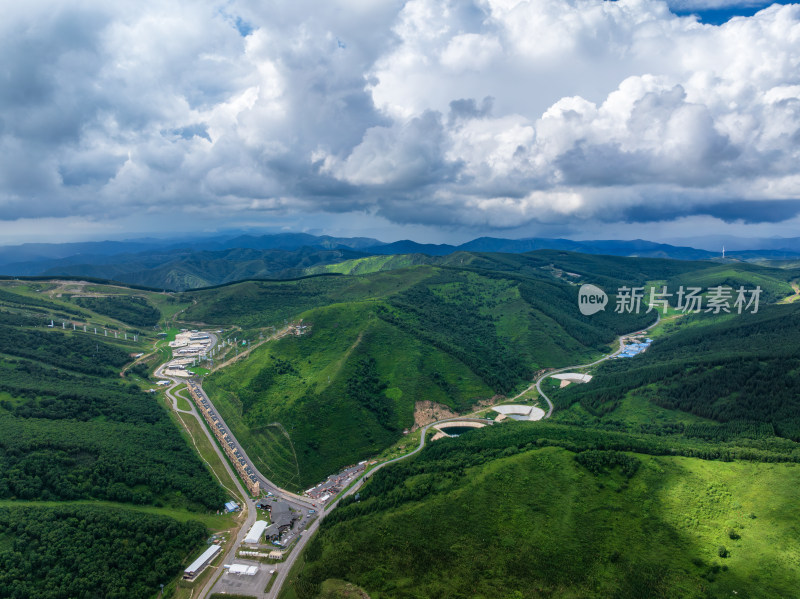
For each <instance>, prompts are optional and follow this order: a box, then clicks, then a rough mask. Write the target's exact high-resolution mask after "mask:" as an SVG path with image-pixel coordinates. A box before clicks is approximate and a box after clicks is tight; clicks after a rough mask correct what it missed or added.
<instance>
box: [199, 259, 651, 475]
mask: <svg viewBox="0 0 800 599" xmlns="http://www.w3.org/2000/svg"><path fill="white" fill-rule="evenodd" d="M538 277H541V278H542V279H541V280H540V279H539V278H528V277H517V276H514V275H511V274H497V273H493V272H487V271H471V270H456V269H449V268H448V269H441V268H434V267H429V266H422V267H415V268H410V269H401V270H395V271H390V272H386V273H377V274H373V275H366V276H356V277H319V278H313V279H306V280H302V281H292V282H281V283H244V284H241V285H237V286H233V287H226V288H221V289H216V290H210V291H207V292H195V293H193V294H192V297H193V298H194V299H196V300H197V301H198V303H197V304H196V305H195V306H193V307H192V308H191V309H190V310H188V311H187V314H186V317H187V319H194V318H196V319H199V320H211V321H212V322H214V323H216V324H224V323H225V322H226V321H225V320H224V319H225V318H226V317H227V318H230V321H231V322H233V323H235V324H238V325H239V326H255V325H257V324H260V325H262V326H265V325H268V324H270V323H275V322H278V323H280V321H281V320H282V319H287V318H290V317H297V316H300V317H302V318H303V319H304V322H305V323H307V324H310V332H309V333H307V334H306V335H304V336H302V337H299V338H297V337H287V338H284V339H282V340H280V341H278V342H276V343H270V344H266V345H264V346H262V347H260V348H258V349H257V350H255V351H254V352H253V353H252V354H251V355H250V356H249V357H248V358H247V359H246V360H242V361H240V362H239V363H237V364H235V365H233V366H230V367H228V368H226V369H225V370H224V371H221V372H218V373H215V374H214V375H212V376H211V377H209V378H208V379H207V381H206V388H207V389H208V391H209V392H210V393H211V394H212V398H213V399H214V400H215V403H217V404H218V407H219V409H220V412H221V414H222V416H223V417H224V418H225V420H226V422H228V424H229V426H231V428H232V429H233V431H234V433H235V434H236V436H237V438H239V439H240V440H241V441H242V442H243V443H244V444H245V447H247V448H248V453H249V454H250V455H251V456H253V458H254V459H255V460H256V461H257V463H258V466H259V468H263V471H264V472H265V473H267V474H268V476H271V477H273V478H274V479H275V482H278V483H281V484H286V485H289V486H291V487H292V488H295V489H302V488H305V486H307V485H309V484H310V483H314V482H317V481H318V480H319V479H321V478H323V477H324V476H325V475H327V474H329V473H330V472H331V471H333V470H335V469H336V468H338V467H341V466H344V465H346V464H350V463H353V462H356V461H358V460H360V459H363V458H364V457H367V456H369V455H372V454H375V453H378V452H380V451H381V450H382V449H384V448H385V447H387V446H389V445H391V444H392V443H393V442H394V441H396V440H397V438H398V437H399V431H401V430H402V429H403V428H408V427H411V425H412V424H413V410H414V404H415V402H417V401H421V400H432V401H435V402H438V403H443V404H446V405H448V406H450V407H451V408H453V409H455V410H458V411H462V410H466V409H467V408H469V407H470V406H472V405H473V404H474V403H475V402H476V401H478V400H481V399H486V398H489V397H492V396H493V395H494V394H496V393H508V392H510V391H512V390H513V389H514V388H515V387H519V386H520V385H523V384H527V383H528V382H529V380H530V377H531V376H532V375H533V373H534V372H535V371H536V370H538V369H540V368H542V367H543V366H552V365H563V364H567V363H570V362H571V361H578V360H584V359H589V358H591V357H593V356H596V355H597V354H598V353H599V352H600V351H606V350H605V348H604V347H603V344H604V343H608V342H609V341H611V340H612V339H613V333H612V332H610V331H609V330H608V329H607V328H606V327H607V326H608V327H610V326H612V325H610V324H609V323H613V326H614V327H616V328H618V329H619V332H623V331H627V330H631V329H633V328H635V326H639V324H638V323H641V322H643V319H641V318H640V319H639V320H632V319H625V318H620V319H618V320H616V321H615V320H614V318H613V316H612V315H606V314H602V315H599V316H598V317H597V318H596V319H595V320H587V319H585V318H582V317H580V315H579V314H577V310H576V309H575V308H574V305H575V304H574V302H575V297H574V296H575V293H576V291H575V289H574V288H572V287H570V286H568V285H566V284H564V283H561V282H559V281H557V280H554V279H553V278H552V277H551V276H550V275H548V274H541V275H538ZM314 305H317V306H319V307H312V309H310V310H306V311H304V312H299V311H300V310H301V309H304V308H307V307H309V306H314ZM626 323H627V324H626ZM370 359H374V360H375V367H376V372H377V376H378V378H379V380H380V382H381V384H382V385H383V386H384V389H383V390H382V391H381V392H379V393H378V395H380V396H381V397H383V396H385V397H387V398H388V399H389V400H390V402H389V403H390V404H391V410H392V411H393V413H392V415H391V417H390V418H388V422H387V421H381V418H380V417H378V416H377V414H375V413H372V412H371V411H370V410H369V409H368V408H366V407H365V406H364V405H361V404H359V402H358V401H355V400H354V398H353V397H351V394H350V393H349V392H348V384H349V381H350V380H351V379H353V377H354V376H356V374H355V373H356V372H357V369H358V365H359V363H361V362H362V361H363V360H370ZM281 364H284V365H286V364H288V369H287V367H286V366H283V367H282V368H283V370H287V371H286V372H280V373H276V374H274V375H270V374H269V371H271V370H273V369H275V368H278V367H279V366H280V365H281ZM289 370H290V371H289ZM380 401H385V400H384V399H380ZM276 422H279V423H280V424H281V425H282V426H283V430H281V429H280V428H279V427H277V426H273V423H276ZM283 431H286V433H288V435H289V437H290V439H291V442H290V441H289V439H287V437H286V435H284V432H283Z"/></svg>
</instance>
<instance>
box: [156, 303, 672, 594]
mask: <svg viewBox="0 0 800 599" xmlns="http://www.w3.org/2000/svg"><path fill="white" fill-rule="evenodd" d="M660 320H661V316H660V314H659V313H658V312H656V320H655V322H653V323H652V324H650V325H649V326H647V327H645V328H643V329H637V330H636V331H633V332H632V333H628V334H627V335H621V336H620V337H619V340H618V342H619V348H617V349H616V350H615V351H614V352H612V353H610V354H608V355H606V356H603V357H602V358H600V359H598V360H595V361H594V362H591V363H589V364H582V365H576V366H567V367H565V368H559V369H557V370H551V371H549V372H547V373H545V374H543V375H541V376H540V377H539V378H538V379H537V380H536V382H535V383H534V384H532V385H531V386H530V387H528V388H527V389H526V390H525V391H523V392H522V393H520V394H519V395H517V397H520V396H521V395H523V394H524V393H526V392H527V391H530V390H531V389H532V388H533V387H536V389H537V391H538V392H539V394H540V395H541V396H542V398H544V400H545V401H546V402H547V405H548V409H547V412H546V414H545V415H544V417H543V418H549V417H550V416H551V415H552V414H553V409H554V406H553V402H552V401H550V398H549V397H547V395H546V394H545V393H544V391H542V387H541V384H542V382H543V381H544V380H545V379H546V378H548V377H550V376H552V375H554V374H558V373H560V372H565V371H568V370H574V369H580V368H589V367H591V366H596V365H597V364H600V363H601V362H604V361H605V360H609V359H611V358H614V357H616V356H617V355H619V354H620V352H622V350H623V349H624V345H623V338H625V337H628V336H630V335H633V334H636V333H638V332H643V331H647V330H649V329H651V328H653V327H654V326H656V325H657V324H658V323H659V322H660ZM215 341H216V340H215ZM259 345H260V344H259ZM223 365H224V364H221V365H220V366H223ZM155 375H156V376H157V377H159V378H165V379H169V380H171V381H172V383H173V384H172V385H170V387H169V388H168V389H167V390H166V392H167V393H166V394H167V398H168V399H170V400H171V401H172V404H173V409H174V410H175V411H176V412H182V413H187V412H186V411H185V410H180V409H179V408H178V402H177V399H176V398H175V396H174V395H173V393H172V391H173V390H174V389H175V387H177V386H178V385H181V384H183V383H185V382H187V381H184V380H179V379H176V378H173V377H167V376H165V375H164V374H163V365H162V366H160V367H159V368H158V370H157V371H156V373H155ZM194 382H195V383H196V384H197V388H198V390H199V391H200V392H201V393H202V395H203V396H204V397H205V398H206V399H208V396H207V395H206V394H205V392H204V391H203V389H202V386H201V385H200V382H199V381H197V380H196V379H195V381H194ZM513 399H516V398H513ZM208 401H209V403H211V400H210V399H208ZM190 404H191V412H188V413H191V414H192V415H193V416H194V417H195V418H197V420H198V421H199V422H200V423H201V426H202V428H203V430H204V431H205V434H206V436H207V437H208V439H209V441H211V444H212V446H213V447H214V448H215V450H216V451H217V453H218V454H219V456H220V458H221V460H222V462H223V464H224V465H225V468H226V470H227V471H228V474H229V475H230V476H231V479H232V480H233V481H234V483H235V484H236V487H237V491H238V492H239V495H240V497H241V498H242V509H243V511H244V512H245V514H246V516H245V522H243V523H242V526H241V528H240V529H239V531H238V534H237V538H236V540H235V541H234V542H231V543H229V544H228V547H227V548H226V552H225V558H224V559H223V562H224V561H226V560H228V559H229V558H231V557H233V556H235V555H236V553H235V552H236V548H237V547H238V546H239V545H240V544H241V542H242V540H243V539H244V536H245V534H246V532H247V531H248V530H249V528H250V526H251V525H252V524H253V522H255V519H256V513H255V509H253V508H252V506H251V505H250V503H249V502H248V495H247V493H246V492H245V490H244V488H243V487H242V485H241V483H240V482H239V480H238V478H237V476H236V474H235V473H234V472H233V469H232V468H231V467H230V464H229V463H228V459H227V457H226V456H225V455H224V454H223V453H222V451H221V450H220V449H219V448H218V447H217V444H216V443H215V442H214V439H213V437H212V435H211V432H210V431H209V430H208V428H207V426H206V425H205V422H204V421H203V419H202V416H201V415H200V414H199V413H198V412H197V410H196V409H195V406H194V404H193V403H192V402H190ZM211 405H212V406H213V403H211ZM214 410H215V412H217V415H219V412H218V411H217V410H216V408H214ZM220 420H221V417H220ZM463 420H469V421H476V422H484V423H486V424H489V425H491V424H494V421H493V420H489V419H483V418H470V417H463V416H462V417H453V418H445V419H442V420H437V421H435V422H431V423H429V424H426V425H425V426H424V427H422V430H421V434H420V440H419V445H418V446H417V447H416V448H415V449H414V450H413V451H411V452H409V453H407V454H405V455H402V456H399V457H396V458H393V459H391V460H387V461H385V462H382V463H380V464H377V465H376V466H375V467H373V468H371V469H370V470H368V471H365V472H364V474H363V475H362V476H361V477H360V478H359V479H357V480H356V481H355V482H354V483H353V484H352V486H351V487H350V488H349V489H348V490H347V491H346V492H344V493H342V494H340V495H339V496H338V497H337V498H336V499H335V500H334V501H333V502H331V503H330V504H328V505H327V506H325V507H320V508H318V510H319V515H318V517H317V518H316V519H315V520H314V521H313V522H311V524H310V525H309V526H308V528H307V529H305V530H303V531H301V532H300V533H299V534H298V539H297V542H296V544H295V546H294V547H293V548H292V550H291V552H290V553H289V555H288V556H287V558H286V560H285V561H283V562H282V563H281V564H280V567H278V568H277V573H276V576H277V577H276V580H275V582H274V583H273V585H272V588H271V589H270V591H269V592H267V593H263V594H260V595H259V596H260V597H261V598H265V599H276V598H277V596H278V594H279V593H280V591H281V589H282V588H283V585H284V584H285V583H286V579H287V578H288V576H289V573H290V571H291V569H292V566H293V565H294V564H295V562H296V560H297V558H298V556H299V555H300V554H301V553H302V551H303V548H304V547H305V545H306V543H308V542H309V539H310V538H311V537H312V536H313V535H314V533H316V532H317V530H318V529H319V526H320V524H321V522H322V520H323V519H324V518H325V515H326V514H328V513H330V512H331V511H332V510H333V509H334V508H335V507H336V506H337V505H338V503H339V501H341V500H342V499H343V498H344V497H347V496H350V495H352V494H353V493H355V492H357V491H358V489H360V488H361V486H362V485H363V484H364V483H365V482H366V481H367V480H368V479H369V478H370V477H371V476H372V475H374V474H375V473H376V472H378V471H379V470H381V469H382V468H384V467H385V466H388V465H389V464H393V463H395V462H399V461H400V460H405V459H408V458H410V457H411V456H413V455H416V454H417V453H419V452H420V451H422V449H423V448H424V447H425V441H426V437H427V432H428V430H429V429H430V428H431V427H432V426H436V425H439V424H442V423H446V422H454V421H463ZM222 425H223V426H225V428H226V429H227V431H228V434H229V436H230V437H231V438H233V439H234V442H235V443H236V445H237V446H238V448H239V451H240V453H241V455H243V456H244V457H245V459H246V460H247V462H248V463H249V465H250V467H251V468H252V469H253V471H254V472H255V473H256V475H257V476H258V478H259V480H260V482H261V484H262V487H263V488H265V489H268V490H270V491H272V492H273V493H274V494H275V495H277V496H278V497H281V498H282V499H284V500H285V501H287V502H289V503H293V504H295V505H298V504H299V505H300V506H304V507H306V508H308V507H309V506H311V505H312V504H311V502H310V501H309V500H307V499H306V498H304V497H300V496H298V495H295V494H294V493H291V492H289V491H286V490H284V489H282V488H280V487H278V486H277V485H276V484H275V483H273V482H272V481H270V480H269V479H267V478H266V477H265V476H263V475H262V474H261V473H260V472H259V471H258V469H257V468H256V467H255V465H254V464H253V461H252V460H251V459H250V458H249V457H248V456H247V453H246V452H245V451H244V449H243V448H242V446H241V444H239V442H238V441H236V439H235V437H234V435H233V433H232V432H231V430H230V428H229V427H228V426H227V425H225V424H224V422H222ZM223 562H221V563H223ZM216 580H217V576H216V575H214V576H212V577H211V578H210V579H209V581H208V582H207V583H206V584H205V586H204V588H203V589H202V590H201V591H200V593H199V594H198V596H199V597H201V598H202V597H206V596H207V595H208V594H210V593H211V590H212V589H213V587H214V585H215V583H216Z"/></svg>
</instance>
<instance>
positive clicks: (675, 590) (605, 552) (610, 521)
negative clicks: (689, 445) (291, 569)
mask: <svg viewBox="0 0 800 599" xmlns="http://www.w3.org/2000/svg"><path fill="white" fill-rule="evenodd" d="M540 426H543V425H537V424H525V423H518V424H514V425H502V426H495V427H491V428H490V429H483V430H480V431H475V432H471V433H468V434H466V435H463V436H462V437H460V438H459V439H451V440H442V441H436V442H434V443H433V444H432V445H431V446H430V447H429V448H426V450H425V451H423V452H422V453H421V454H420V455H419V456H417V457H415V458H413V459H411V460H409V461H408V462H406V463H400V464H397V465H394V466H392V467H389V468H385V469H384V470H382V471H381V472H379V473H378V474H377V475H375V477H374V478H373V479H372V480H371V481H370V482H369V483H368V484H367V485H366V486H365V487H364V488H363V489H362V490H361V492H360V495H359V497H358V499H355V498H353V499H350V500H348V501H346V502H344V504H343V507H339V508H337V510H336V511H335V512H334V513H333V514H331V515H330V516H329V517H328V518H326V520H325V521H324V523H323V526H322V531H321V533H320V534H319V536H318V537H317V538H315V539H314V540H313V541H312V543H311V545H310V546H309V547H308V549H307V551H306V554H305V558H306V559H305V566H304V568H303V569H302V571H301V572H300V573H299V576H297V577H295V578H294V579H293V580H292V581H291V583H290V586H289V588H288V589H287V590H286V592H285V593H284V594H283V597H297V598H299V599H305V598H311V597H316V596H317V595H318V594H319V593H320V591H321V590H322V588H323V587H322V583H323V582H324V581H326V580H328V579H344V580H347V581H349V582H350V583H354V584H356V585H358V586H360V587H361V588H363V589H364V590H365V591H366V592H367V593H369V596H370V597H372V598H373V599H386V598H417V597H464V598H466V597H476V598H481V597H485V598H487V599H488V598H497V597H499V598H503V599H506V598H539V597H570V598H576V599H577V598H587V599H588V598H603V599H605V598H607V597H619V598H631V599H646V598H650V597H659V598H660V597H663V598H668V597H683V598H698V599H699V598H709V597H714V598H716V597H719V598H722V597H730V596H735V594H734V591H735V592H736V593H737V594H738V596H743V597H752V598H765V599H766V598H772V597H790V596H793V594H794V592H795V589H797V588H798V585H799V584H800V575H798V570H797V568H796V564H797V563H798V560H800V537H798V536H797V534H796V516H795V515H794V508H793V507H792V506H793V505H794V495H795V489H796V486H797V484H798V483H800V465H798V464H795V463H791V464H765V463H759V462H722V461H706V460H701V459H697V458H688V457H675V456H668V455H666V456H652V455H643V454H636V453H628V452H625V453H623V452H617V451H598V450H592V449H587V447H588V445H587V444H586V443H585V442H587V441H588V439H584V443H582V442H581V440H580V435H577V436H574V435H573V439H572V441H570V442H569V443H570V444H571V447H572V449H571V450H568V449H565V448H563V447H542V448H537V445H539V443H537V438H539V437H540V435H541V434H544V435H545V436H547V435H548V434H549V433H547V432H544V433H540V432H537V428H538V427H540ZM554 430H555V429H554ZM595 442H596V441H595ZM576 451H577V452H579V453H576ZM326 586H327V585H326Z"/></svg>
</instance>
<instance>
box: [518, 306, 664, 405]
mask: <svg viewBox="0 0 800 599" xmlns="http://www.w3.org/2000/svg"><path fill="white" fill-rule="evenodd" d="M659 322H661V314H659V313H658V311H656V321H655V322H654V323H652V324H649V325H647V326H646V327H645V328H643V329H636V330H635V331H632V332H630V333H628V334H627V335H620V337H619V339H618V341H619V347H618V348H617V349H616V350H615V351H613V352H612V353H610V354H608V355H606V356H603V357H602V358H600V359H599V360H595V361H594V362H591V363H589V364H581V365H579V366H567V367H565V368H559V369H558V370H551V371H550V372H547V373H545V374H543V375H542V376H540V377H539V378H538V379H536V385H535V386H536V390H537V391H538V392H539V395H541V396H542V397H543V398H544V400H545V401H546V402H547V413H546V414H545V415H544V417H543V418H542V420H544V419H545V418H550V416H552V414H553V402H552V401H550V398H549V397H547V395H546V394H545V392H544V391H542V381H543V380H544V379H546V378H548V377H550V376H553V375H554V374H558V373H560V372H566V371H567V370H576V369H579V368H589V367H591V366H596V365H597V364H600V362H605V361H606V360H610V359H611V358H614V357H616V356H618V355H619V354H620V353H621V352H622V350H623V349H625V346H624V344H623V343H622V340H623V339H624V338H625V337H630V336H631V335H635V334H636V333H640V332H641V333H643V332H644V331H649V330H650V329H652V328H653V327H654V326H656V325H657V324H658V323H659ZM532 387H533V385H532V386H531V387H528V388H527V389H526V390H525V391H523V392H522V393H520V395H522V394H524V393H526V392H527V391H529V390H530V389H531V388H532ZM520 395H517V397H519V396H520ZM515 399H516V398H515Z"/></svg>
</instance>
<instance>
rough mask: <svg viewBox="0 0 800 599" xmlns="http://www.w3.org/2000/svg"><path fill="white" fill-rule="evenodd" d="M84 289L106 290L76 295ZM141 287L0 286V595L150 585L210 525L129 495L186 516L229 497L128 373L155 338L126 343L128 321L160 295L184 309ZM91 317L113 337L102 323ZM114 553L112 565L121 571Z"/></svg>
mask: <svg viewBox="0 0 800 599" xmlns="http://www.w3.org/2000/svg"><path fill="white" fill-rule="evenodd" d="M88 294H91V295H92V296H99V297H92V298H91V299H92V300H94V301H86V302H81V303H80V304H78V303H77V302H75V301H74V300H75V298H74V297H73V296H74V295H83V296H85V295H88ZM140 295H141V292H134V291H131V290H124V289H122V288H118V287H117V288H111V287H102V286H89V285H86V284H82V283H67V284H63V283H52V282H36V283H14V282H6V283H4V284H3V285H2V288H0V503H2V507H0V596H2V597H15V598H16V597H20V598H21V597H34V596H35V597H54V598H55V597H79V596H81V597H83V596H109V597H110V596H118V597H142V596H148V595H152V594H154V593H155V592H157V590H158V585H159V584H161V583H164V584H166V583H168V582H169V581H170V579H171V578H172V577H174V576H175V575H176V574H177V573H178V571H179V570H180V566H181V564H182V563H185V560H186V559H187V558H188V557H189V555H191V554H192V553H194V552H195V551H196V549H197V548H198V547H199V546H200V545H202V543H203V541H204V539H205V538H206V537H207V532H206V528H205V525H204V524H202V523H200V522H199V521H196V520H194V521H190V522H187V523H185V524H179V523H178V522H177V521H176V520H175V519H174V518H172V517H167V516H157V515H154V514H153V513H140V512H138V511H135V510H134V506H150V507H149V508H148V509H150V510H154V511H158V510H167V511H168V512H169V513H170V515H178V514H179V515H186V516H187V517H188V518H187V519H188V520H192V519H193V518H198V517H201V516H203V517H204V516H205V515H207V514H208V513H209V512H212V513H213V512H215V511H216V510H218V509H219V507H220V506H221V505H222V503H223V502H224V501H225V500H226V499H227V495H226V494H225V493H224V492H223V491H222V489H221V488H220V487H219V486H218V485H217V483H216V482H215V481H214V480H213V479H212V477H211V475H210V473H209V472H208V471H207V470H206V468H205V466H204V464H203V462H202V461H201V460H200V459H199V457H198V456H197V455H196V454H195V453H194V451H193V450H192V448H191V447H190V446H189V445H188V444H187V442H186V441H185V440H184V438H183V437H182V436H181V433H180V432H179V429H178V428H177V427H176V425H175V424H174V423H173V421H172V420H171V419H170V416H169V414H168V413H167V411H166V410H165V409H164V407H163V406H162V405H160V402H159V398H160V394H156V395H153V394H147V393H145V392H144V391H143V390H142V386H147V387H149V386H150V385H149V384H146V383H145V382H144V381H142V380H141V378H139V376H136V377H126V378H123V377H121V376H120V371H121V370H122V369H123V368H124V366H125V365H126V364H128V363H130V362H131V360H132V358H131V354H134V353H141V352H143V351H145V350H146V349H147V348H148V347H152V345H153V338H152V337H151V338H145V337H138V336H137V341H136V342H134V341H133V334H130V335H129V338H128V339H127V340H126V339H125V333H126V332H129V333H133V329H128V328H127V327H125V326H124V325H123V324H122V323H123V322H125V321H128V322H131V321H134V320H136V319H138V318H140V317H144V316H145V315H146V316H147V317H148V318H149V320H148V323H155V322H158V321H159V320H160V319H161V317H162V312H161V310H160V309H159V308H157V307H156V306H159V305H161V306H164V307H165V310H164V313H165V314H167V315H168V314H170V313H172V312H174V311H175V310H177V309H178V305H177V304H176V303H175V302H174V301H170V300H169V299H168V298H166V297H163V296H159V295H158V294H149V295H148V294H145V295H148V298H147V300H144V299H142V298H140V297H138V296H140ZM87 299H89V298H87ZM145 302H146V303H145ZM115 306H121V309H120V311H119V313H117V312H115V310H114V307H115ZM94 307H97V308H99V309H100V311H99V312H95V311H93V309H92V308H94ZM131 307H133V308H131ZM59 319H61V322H59ZM52 320H55V323H54V326H53V327H52V328H51V327H50V326H49V325H50V323H51V321H52ZM64 321H66V323H65V324H64V325H63V327H62V324H61V323H62V322H64ZM83 323H88V326H87V332H83ZM73 324H76V325H77V326H76V327H75V330H73V326H72V325H73ZM131 324H134V325H135V324H145V323H143V322H138V323H137V322H131ZM95 326H98V327H108V328H109V329H110V330H111V334H110V335H108V336H106V335H105V334H104V333H103V332H102V330H101V331H100V333H99V334H94V332H93V329H94V327H95ZM90 327H91V328H90ZM114 331H117V332H118V333H122V334H120V335H118V338H115V335H114ZM137 371H138V372H139V374H140V375H146V372H145V371H146V369H144V371H143V370H142V369H137ZM136 381H139V382H140V383H141V385H140V384H139V383H137V382H136ZM45 502H47V504H46V505H45ZM100 502H102V503H100ZM79 503H82V504H86V505H78V504H79ZM37 504H39V505H37ZM164 535H167V536H166V537H165V536H164ZM68 547H71V550H66V548H68ZM109 560H111V562H112V563H113V564H118V567H117V568H115V571H116V572H117V575H115V576H114V577H109V576H107V569H106V568H107V565H106V564H107V563H108V561H109ZM42 572H47V573H48V574H47V575H41V573H42ZM98 577H100V578H103V580H98ZM90 589H91V590H90Z"/></svg>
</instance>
